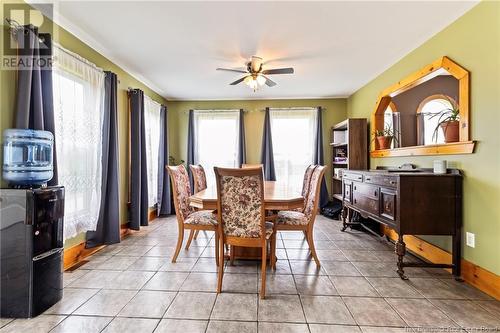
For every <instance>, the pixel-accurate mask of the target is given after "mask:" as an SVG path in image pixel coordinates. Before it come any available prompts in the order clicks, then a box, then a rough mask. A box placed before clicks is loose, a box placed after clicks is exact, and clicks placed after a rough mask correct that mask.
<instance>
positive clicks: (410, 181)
mask: <svg viewBox="0 0 500 333" xmlns="http://www.w3.org/2000/svg"><path fill="white" fill-rule="evenodd" d="M342 202H343V211H342V219H343V228H342V231H345V230H346V228H347V227H348V226H352V225H359V224H360V222H353V221H352V220H351V217H352V213H353V211H356V212H358V213H359V214H360V215H361V216H363V217H364V218H370V219H372V220H375V221H377V222H379V223H382V224H384V225H387V226H388V227H390V228H391V229H394V230H395V231H396V232H397V233H398V235H399V237H398V240H397V242H396V245H395V252H396V254H397V256H398V260H397V268H398V269H397V272H398V274H399V276H400V277H401V278H402V279H407V277H406V276H405V274H404V267H440V268H451V269H452V274H453V275H454V277H455V278H457V279H460V257H461V228H462V175H461V172H460V171H459V170H456V169H449V170H448V173H447V174H443V175H438V174H434V173H433V172H432V170H429V169H419V170H415V171H407V172H401V171H394V172H393V170H370V171H368V170H366V171H364V170H363V171H361V170H360V171H357V170H347V171H344V172H343V173H342ZM404 235H447V236H452V239H453V251H452V252H453V253H452V258H453V260H452V264H451V265H449V264H433V263H414V262H405V261H404V260H403V258H404V255H405V253H406V245H405V243H404V240H403V236H404Z"/></svg>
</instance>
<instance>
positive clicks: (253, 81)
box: [217, 56, 293, 91]
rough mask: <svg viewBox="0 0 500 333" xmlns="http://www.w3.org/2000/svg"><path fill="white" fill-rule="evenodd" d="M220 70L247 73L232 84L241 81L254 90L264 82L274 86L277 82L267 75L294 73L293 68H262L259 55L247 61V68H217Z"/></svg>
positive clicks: (233, 84) (232, 83)
mask: <svg viewBox="0 0 500 333" xmlns="http://www.w3.org/2000/svg"><path fill="white" fill-rule="evenodd" d="M217 70H218V71H227V72H236V73H244V74H247V75H245V76H243V77H242V78H240V79H238V80H236V81H234V82H231V83H230V85H232V86H235V85H237V84H239V83H241V82H244V83H246V84H247V85H248V86H249V87H250V88H252V89H253V90H254V91H256V90H257V89H259V88H260V87H261V86H263V85H264V84H265V85H267V86H268V87H274V86H275V85H276V82H274V81H273V80H271V79H270V78H268V77H267V76H266V75H276V74H293V68H292V67H288V68H275V69H263V68H262V58H261V57H257V56H252V60H250V61H249V62H248V63H247V69H246V70H242V69H232V68H217Z"/></svg>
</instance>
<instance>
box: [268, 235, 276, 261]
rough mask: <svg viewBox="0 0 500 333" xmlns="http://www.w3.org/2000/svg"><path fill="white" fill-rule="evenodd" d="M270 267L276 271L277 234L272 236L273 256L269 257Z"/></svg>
mask: <svg viewBox="0 0 500 333" xmlns="http://www.w3.org/2000/svg"><path fill="white" fill-rule="evenodd" d="M269 265H270V266H271V269H273V270H274V269H276V232H273V235H272V236H271V255H270V257H269Z"/></svg>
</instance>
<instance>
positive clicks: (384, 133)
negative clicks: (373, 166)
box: [373, 126, 397, 149]
mask: <svg viewBox="0 0 500 333" xmlns="http://www.w3.org/2000/svg"><path fill="white" fill-rule="evenodd" d="M373 134H374V136H375V138H374V140H376V141H377V145H378V149H391V144H392V140H395V141H396V142H397V139H396V137H395V136H394V131H393V130H392V129H391V128H390V127H389V126H386V127H384V129H383V130H375V132H374V133H373Z"/></svg>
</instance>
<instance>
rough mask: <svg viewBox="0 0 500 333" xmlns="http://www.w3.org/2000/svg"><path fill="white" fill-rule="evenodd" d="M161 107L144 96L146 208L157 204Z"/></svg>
mask: <svg viewBox="0 0 500 333" xmlns="http://www.w3.org/2000/svg"><path fill="white" fill-rule="evenodd" d="M160 112H161V105H160V104H159V103H157V102H155V101H153V100H152V99H151V98H149V97H148V96H146V95H144V122H145V125H144V128H145V130H146V158H147V167H148V170H147V174H148V206H149V207H154V206H155V205H156V204H157V203H158V153H159V150H160V126H161V123H160V122H161V119H160Z"/></svg>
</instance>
